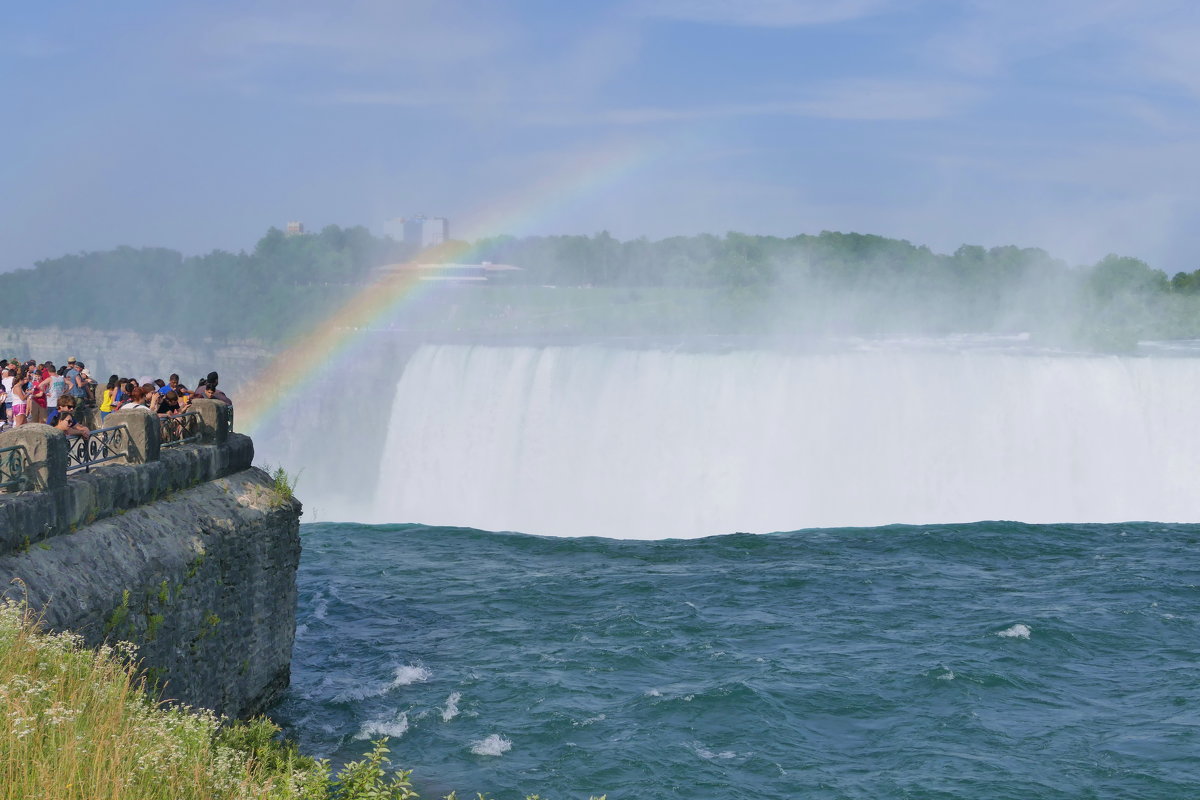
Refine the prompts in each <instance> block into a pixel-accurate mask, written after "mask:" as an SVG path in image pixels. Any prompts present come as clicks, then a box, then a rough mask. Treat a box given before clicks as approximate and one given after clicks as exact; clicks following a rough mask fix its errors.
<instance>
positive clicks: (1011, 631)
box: [996, 622, 1033, 639]
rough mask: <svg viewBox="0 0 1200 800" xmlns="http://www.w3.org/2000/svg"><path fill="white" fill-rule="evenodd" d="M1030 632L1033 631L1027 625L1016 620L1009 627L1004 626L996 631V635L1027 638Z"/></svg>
mask: <svg viewBox="0 0 1200 800" xmlns="http://www.w3.org/2000/svg"><path fill="white" fill-rule="evenodd" d="M1031 633H1033V631H1032V630H1031V629H1030V628H1029V626H1028V625H1022V624H1021V623H1020V622H1018V623H1017V624H1016V625H1013V626H1012V627H1011V628H1005V629H1004V630H1002V631H998V632H997V633H996V635H997V636H1003V637H1004V638H1006V639H1028V638H1029V634H1031Z"/></svg>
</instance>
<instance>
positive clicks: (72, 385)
mask: <svg viewBox="0 0 1200 800" xmlns="http://www.w3.org/2000/svg"><path fill="white" fill-rule="evenodd" d="M63 378H64V379H65V380H66V382H67V394H69V395H70V396H71V397H74V398H75V403H76V405H81V404H82V403H83V401H84V400H85V399H87V389H86V384H85V383H84V379H83V366H82V365H81V364H80V363H78V361H77V360H76V358H75V356H71V357H70V358H68V359H67V371H66V372H65V373H64V374H63Z"/></svg>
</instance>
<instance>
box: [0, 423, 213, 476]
mask: <svg viewBox="0 0 1200 800" xmlns="http://www.w3.org/2000/svg"><path fill="white" fill-rule="evenodd" d="M232 428H233V409H232V408H230V407H229V406H227V405H225V404H224V403H222V402H219V401H217V400H193V401H192V403H191V404H190V405H189V407H188V412H187V413H186V414H181V415H179V416H178V417H169V418H164V417H159V416H158V415H156V414H148V413H146V412H145V411H141V410H138V409H133V410H129V411H114V412H113V413H111V414H109V415H108V416H107V417H105V419H104V427H103V428H101V429H99V430H97V431H93V432H92V435H91V436H88V437H86V438H85V437H82V436H66V435H64V434H63V433H62V432H61V431H59V430H56V429H55V428H53V427H51V426H49V425H41V424H38V423H30V424H27V425H22V426H20V427H19V428H12V429H10V430H7V431H4V432H3V433H0V461H3V464H2V465H0V492H14V491H29V490H32V491H41V490H46V489H52V488H55V487H57V486H61V485H62V484H63V481H65V480H66V476H67V475H68V474H70V473H74V472H77V471H80V470H84V471H89V470H90V469H91V468H92V467H94V466H96V465H99V464H102V463H114V464H145V463H147V462H150V461H157V460H158V459H159V454H160V453H161V452H162V448H164V447H173V446H177V445H181V444H186V443H195V444H220V443H222V442H224V441H226V440H227V439H228V438H229V434H230V433H231V431H232ZM4 465H9V468H8V469H5V468H4Z"/></svg>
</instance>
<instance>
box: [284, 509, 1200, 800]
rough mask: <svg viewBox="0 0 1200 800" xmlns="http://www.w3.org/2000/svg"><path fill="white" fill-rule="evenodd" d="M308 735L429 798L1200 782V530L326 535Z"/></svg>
mask: <svg viewBox="0 0 1200 800" xmlns="http://www.w3.org/2000/svg"><path fill="white" fill-rule="evenodd" d="M301 531H302V537H303V543H304V555H303V558H302V560H301V567H300V576H299V581H300V601H299V626H298V631H297V638H296V650H295V658H294V662H293V673H292V676H293V682H292V688H291V690H290V691H289V694H288V696H287V699H286V700H285V702H284V703H283V704H282V706H280V707H278V708H277V709H276V710H275V712H274V716H275V717H276V719H277V720H279V721H280V722H281V723H283V724H284V725H285V727H286V728H287V730H288V732H289V733H290V734H291V735H292V736H294V737H296V738H298V739H299V740H300V742H301V745H302V747H303V748H304V749H305V750H306V751H307V752H310V753H314V754H319V755H325V756H329V757H331V758H333V759H334V760H335V761H338V760H345V759H349V758H354V757H357V756H358V755H360V754H361V753H362V752H363V751H364V750H365V749H367V748H368V747H369V744H368V742H367V740H368V739H372V738H378V736H380V735H383V734H391V735H392V737H393V738H392V748H393V753H392V755H393V758H394V760H395V762H396V763H397V764H398V765H401V766H405V767H414V768H415V771H414V773H413V780H414V782H415V783H416V784H417V788H418V789H419V790H420V791H421V793H422V795H423V796H426V797H431V796H439V795H440V794H444V793H445V792H447V791H449V790H450V789H457V790H458V792H459V795H460V796H463V795H464V794H466V793H467V792H474V791H487V792H490V793H492V794H494V795H496V796H497V797H499V798H502V799H503V798H510V797H518V796H521V797H523V796H524V794H525V793H534V792H536V793H540V794H542V796H543V797H546V796H548V797H550V798H555V799H556V800H562V799H565V798H576V797H586V796H587V795H588V794H589V793H591V794H597V795H599V794H603V793H607V794H608V797H609V798H610V800H624V799H625V798H648V797H687V798H701V799H703V798H752V797H753V798H774V797H780V798H783V797H804V798H891V797H912V798H1020V799H1021V800H1028V798H1059V797H1061V798H1079V797H1095V798H1186V797H1195V796H1200V661H1198V653H1200V626H1198V622H1200V567H1198V566H1197V556H1196V551H1197V546H1198V545H1200V525H1166V524H1154V523H1132V524H1120V525H1059V526H1055V525H1025V524H1020V523H1011V522H984V523H977V524H971V525H936V526H922V527H899V526H897V527H885V528H871V529H821V530H806V531H798V532H795V533H781V534H769V535H747V534H732V535H728V536H717V537H712V538H707V539H698V540H690V541H622V540H610V539H591V538H589V539H569V538H540V537H533V536H525V535H520V534H509V533H487V532H481V531H475V530H468V529H459V528H428V527H421V526H409V525H388V526H364V525H352V524H311V525H305V526H303V527H302V529H301Z"/></svg>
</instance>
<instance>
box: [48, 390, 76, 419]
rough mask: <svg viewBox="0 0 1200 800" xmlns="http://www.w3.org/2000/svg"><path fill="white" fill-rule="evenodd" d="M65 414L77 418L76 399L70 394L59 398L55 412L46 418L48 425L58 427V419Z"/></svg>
mask: <svg viewBox="0 0 1200 800" xmlns="http://www.w3.org/2000/svg"><path fill="white" fill-rule="evenodd" d="M63 414H70V415H71V416H75V398H74V397H71V395H69V394H64V395H63V396H62V397H60V398H58V402H57V403H55V405H54V410H53V411H51V412H50V414H49V415H48V416H47V417H46V424H47V425H56V424H57V423H58V418H59V417H61V416H62V415H63Z"/></svg>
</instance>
